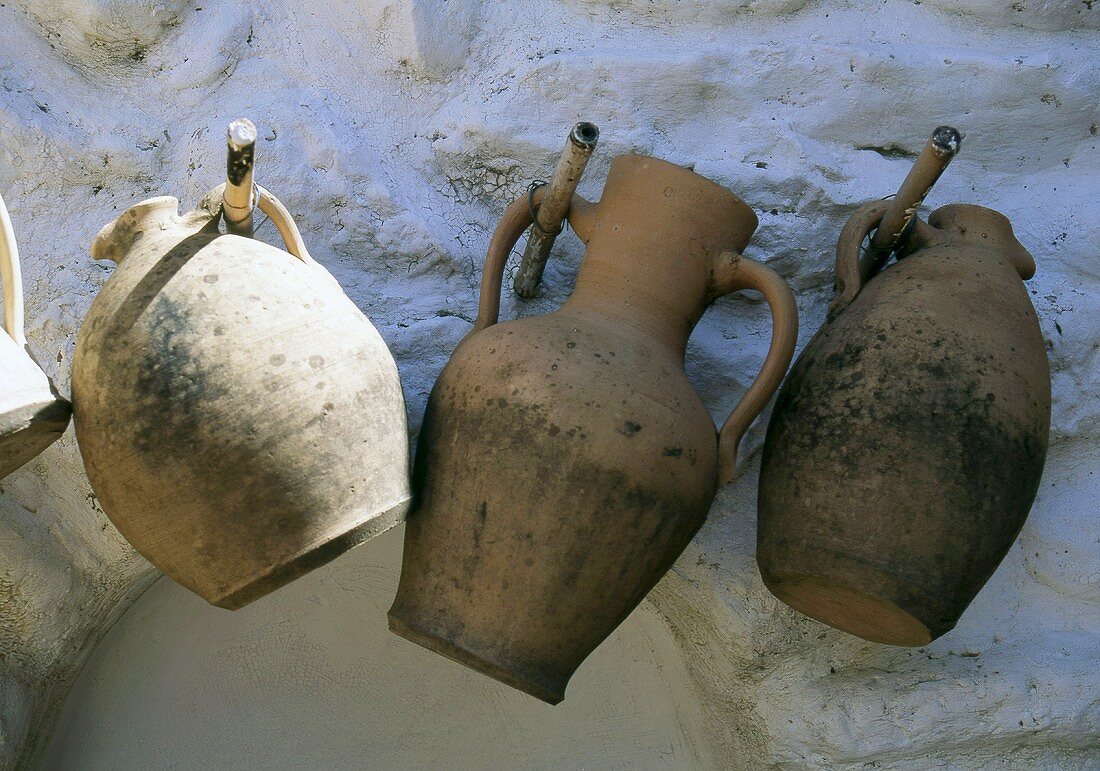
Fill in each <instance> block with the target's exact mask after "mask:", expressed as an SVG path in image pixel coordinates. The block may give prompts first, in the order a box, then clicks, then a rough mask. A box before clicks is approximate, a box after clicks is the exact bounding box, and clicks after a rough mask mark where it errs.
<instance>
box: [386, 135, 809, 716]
mask: <svg viewBox="0 0 1100 771" xmlns="http://www.w3.org/2000/svg"><path fill="white" fill-rule="evenodd" d="M531 221H532V215H531V211H530V207H529V203H528V200H527V198H526V197H525V198H524V199H523V200H521V201H518V202H516V203H515V204H513V205H512V206H511V207H510V208H509V209H508V211H507V212H506V213H505V215H504V218H503V220H502V221H501V223H500V225H499V226H498V228H497V231H496V233H495V235H494V236H493V240H492V243H491V245H490V247H489V254H488V258H487V260H486V266H485V272H484V276H483V283H482V295H481V307H480V312H479V314H478V318H477V322H476V323H475V325H474V329H473V331H472V332H471V333H470V335H469V336H468V337H467V338H466V339H465V340H463V342H462V343H461V344H460V345H459V346H458V348H457V349H456V350H455V353H454V355H453V356H452V358H451V360H450V362H449V363H448V364H447V366H446V368H445V369H444V370H443V372H442V374H441V375H440V376H439V380H438V381H437V382H436V384H435V388H434V389H433V390H432V394H431V397H430V399H429V402H428V408H427V413H426V415H425V418H424V425H423V428H422V429H421V433H420V440H419V446H418V450H417V456H416V464H415V467H414V473H413V479H414V483H413V484H414V489H416V491H417V498H416V502H415V504H414V510H413V513H411V515H410V519H409V522H408V526H407V528H406V532H405V555H404V564H403V565H402V570H401V581H400V585H399V587H398V591H397V597H396V600H395V601H394V604H393V607H392V608H391V609H390V613H389V618H390V629H392V630H393V631H394V632H396V633H397V634H400V635H402V636H404V637H407V638H408V639H410V640H413V641H414V642H417V643H419V644H421V645H423V646H425V647H427V648H430V649H431V650H433V651H436V652H437V653H440V654H442V655H444V656H448V657H450V658H452V659H454V660H456V661H458V662H460V663H463V664H466V665H467V666H470V667H472V668H474V669H477V670H479V671H481V672H483V673H485V674H487V675H489V676H491V677H494V678H496V679H498V680H500V681H501V682H504V683H507V684H508V685H511V686H513V687H515V688H518V689H520V690H523V691H526V692H527V693H529V694H531V695H533V696H536V697H538V698H540V699H542V700H544V701H547V702H550V703H552V704H553V703H557V702H559V701H561V699H562V698H563V697H564V692H565V687H566V684H567V682H568V681H569V678H570V676H571V675H572V674H573V672H574V670H576V668H577V667H578V666H579V665H580V663H581V662H582V661H583V660H584V658H585V657H586V656H587V655H588V654H589V653H590V652H591V651H592V650H594V649H595V648H596V646H597V645H599V644H600V642H601V641H603V640H604V639H605V638H606V637H607V636H608V635H609V634H610V633H611V632H612V630H614V629H615V627H617V626H618V625H619V624H620V623H621V622H622V621H623V619H625V618H626V616H627V615H628V614H629V613H630V612H631V611H632V610H633V609H634V608H635V607H636V606H637V605H638V603H639V602H641V600H642V598H643V597H645V595H646V593H647V592H649V590H650V589H651V588H652V587H653V585H654V584H655V583H656V582H657V580H658V579H659V578H660V577H661V576H662V575H663V574H664V573H665V571H666V570H668V568H669V567H670V566H671V565H672V563H673V561H674V560H675V559H676V558H677V557H678V556H679V555H680V553H681V552H682V551H683V549H684V548H685V547H686V546H687V543H688V541H689V540H690V539H691V537H692V536H693V535H694V534H695V532H696V531H697V530H698V529H699V526H700V525H701V524H702V522H703V519H704V518H705V517H706V514H707V510H708V508H709V507H710V504H711V500H712V499H713V497H714V494H715V490H716V488H717V486H718V484H719V483H720V482H721V481H723V480H724V479H727V478H729V477H730V476H731V475H732V473H733V470H734V462H735V455H736V451H737V444H738V441H739V440H740V439H741V436H742V434H743V433H744V431H745V430H746V429H747V427H748V426H749V424H750V423H751V422H752V420H753V418H754V417H755V416H756V415H757V414H758V413H759V412H760V410H761V409H762V408H763V406H764V405H765V404H766V403H767V401H768V400H769V398H770V397H771V395H772V393H773V392H774V390H775V388H776V387H777V386H778V384H779V382H780V381H781V380H782V377H783V374H784V373H785V371H786V368H787V366H788V364H789V363H790V359H791V355H792V353H793V349H794V341H795V335H796V328H797V315H796V309H795V303H794V297H793V295H792V294H791V291H790V289H789V288H788V287H787V285H786V284H785V283H784V282H783V280H782V279H781V278H780V277H779V276H778V275H776V274H775V273H774V272H772V271H771V270H770V269H768V268H766V267H764V266H762V265H760V264H759V263H755V262H753V261H752V260H749V259H747V258H745V257H742V256H741V254H740V252H741V250H743V249H744V248H745V245H746V244H747V243H748V241H749V238H750V237H751V235H752V233H753V230H755V228H756V224H757V219H756V215H755V214H753V212H752V210H751V209H750V208H749V207H748V206H746V205H745V204H744V203H743V202H742V201H741V200H740V199H739V198H737V197H736V196H735V195H733V194H732V193H730V192H729V191H728V190H726V189H724V188H722V187H720V186H719V185H717V184H715V183H713V182H711V181H709V180H707V179H704V178H703V177H701V176H699V175H697V174H695V173H694V172H692V171H689V170H688V169H686V168H683V167H681V166H676V165H673V164H671V163H666V162H664V161H661V160H657V159H655V158H648V157H644V156H639V155H627V156H622V157H619V158H617V159H615V161H614V162H613V163H612V165H611V171H610V174H609V176H608V178H607V182H606V186H605V188H604V193H603V198H602V200H601V201H600V202H599V203H598V204H593V203H589V202H587V201H584V200H583V199H581V198H579V197H575V198H574V199H573V203H572V204H571V206H570V208H569V211H568V221H569V224H570V225H571V226H572V228H573V230H574V231H575V232H576V234H577V235H578V236H579V237H580V238H581V240H582V241H584V242H585V243H586V244H587V250H586V253H585V257H584V262H583V264H582V266H581V269H580V275H579V277H578V279H577V283H576V288H575V290H574V292H573V295H572V297H571V298H570V299H569V301H568V302H566V303H565V305H564V306H563V307H562V308H561V309H560V310H558V311H556V312H554V313H551V314H549V315H546V316H537V317H532V318H524V319H520V320H517V321H509V322H505V323H501V324H498V323H496V322H497V312H498V308H499V292H500V282H501V276H502V272H503V269H504V263H505V260H506V258H507V257H508V254H509V253H510V251H511V249H512V247H513V245H514V244H515V242H516V240H517V239H518V238H519V236H520V235H521V234H522V233H523V231H524V229H525V228H526V227H527V225H529V224H530V223H531ZM739 289H756V290H759V291H760V292H762V293H763V294H764V297H765V298H766V299H767V301H768V303H769V304H770V306H771V310H772V313H773V318H774V328H773V336H772V345H771V350H770V351H769V353H768V355H767V358H766V361H765V363H764V367H763V369H762V370H761V372H760V374H759V375H758V376H757V378H756V380H755V381H754V382H753V384H752V385H751V387H750V388H749V389H748V391H747V392H746V394H745V396H744V398H743V399H742V401H741V403H740V404H739V405H738V406H737V407H736V408H735V409H734V411H733V413H732V414H731V415H730V418H729V419H728V420H727V421H726V423H725V425H724V426H723V428H722V430H721V432H716V431H715V427H714V423H713V422H712V420H711V417H710V413H709V412H708V411H707V409H706V407H704V405H703V403H702V401H700V399H699V397H698V396H697V395H696V393H695V391H694V390H693V389H692V387H691V385H690V384H689V382H688V380H687V377H686V376H685V375H684V371H683V364H684V352H685V348H686V345H687V340H688V336H689V335H690V334H691V331H692V329H693V327H694V326H695V324H696V323H697V322H698V321H699V318H700V317H701V316H702V314H703V311H704V310H705V309H706V307H707V306H708V305H709V304H710V303H711V302H712V301H713V300H714V299H715V298H717V297H721V296H722V295H725V294H729V293H730V292H735V291H737V290H739Z"/></svg>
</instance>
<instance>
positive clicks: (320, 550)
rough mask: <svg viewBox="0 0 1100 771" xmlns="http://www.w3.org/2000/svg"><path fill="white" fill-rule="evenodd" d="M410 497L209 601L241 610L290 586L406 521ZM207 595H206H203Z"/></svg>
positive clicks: (221, 606)
mask: <svg viewBox="0 0 1100 771" xmlns="http://www.w3.org/2000/svg"><path fill="white" fill-rule="evenodd" d="M411 502H412V499H411V498H406V499H405V500H403V501H401V502H400V503H398V504H397V505H395V506H391V507H389V508H387V509H385V510H384V511H382V512H380V513H372V514H371V515H370V516H369V517H368V518H367V519H365V520H364V521H363V522H361V523H360V524H358V525H356V526H355V527H353V528H351V529H350V530H345V531H344V532H342V533H339V534H337V535H335V536H333V537H331V538H329V539H327V540H325V541H322V542H321V543H317V544H314V545H312V546H309V547H307V548H306V549H305V550H303V551H302V552H300V553H299V554H297V555H296V556H294V557H291V558H290V559H289V560H287V561H286V562H283V563H281V564H279V565H277V566H276V567H274V568H272V569H271V570H268V571H267V572H265V573H263V574H261V575H259V576H257V577H256V578H255V579H253V580H251V581H249V582H248V583H246V584H244V585H242V586H238V587H236V588H234V589H233V590H232V591H231V592H229V593H228V594H224V595H220V596H215V597H209V596H206V600H207V601H208V602H209V603H210V604H211V605H215V606H217V607H219V608H225V609H226V610H240V609H241V608H243V607H244V606H245V605H248V604H249V603H250V602H253V601H255V600H258V599H259V598H261V597H263V596H264V595H266V594H270V593H271V592H273V591H275V590H276V589H279V588H281V587H283V586H285V585H286V584H289V583H290V582H291V581H293V580H294V579H296V578H298V577H300V576H302V575H305V574H306V573H308V572H310V571H311V570H315V569H316V568H319V567H321V566H322V565H324V564H326V563H329V562H331V561H332V560H334V559H336V558H337V557H339V556H340V555H341V554H343V553H344V552H347V551H350V550H351V549H354V548H355V547H356V546H359V545H360V544H362V543H364V542H365V541H369V540H370V539H371V538H374V537H375V536H377V535H381V534H382V533H384V532H386V531H387V530H389V529H390V528H392V527H395V526H396V525H399V524H401V523H402V522H404V521H405V513H406V512H407V511H408V509H409V504H410V503H411ZM204 596H205V595H204Z"/></svg>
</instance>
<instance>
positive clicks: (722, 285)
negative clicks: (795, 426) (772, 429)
mask: <svg viewBox="0 0 1100 771" xmlns="http://www.w3.org/2000/svg"><path fill="white" fill-rule="evenodd" d="M718 262H719V265H720V266H721V269H720V271H716V274H717V275H716V277H715V287H714V288H715V290H716V296H720V295H725V294H729V293H730V292H736V291H737V290H739V289H755V290H756V291H758V292H760V293H761V294H762V295H764V299H765V300H766V301H767V303H768V307H769V308H770V309H771V313H772V342H771V347H770V348H769V349H768V355H767V356H766V357H765V359H764V366H763V367H761V369H760V372H759V373H757V375H756V379H755V380H753V381H752V385H750V386H749V390H747V391H746V392H745V395H744V396H743V397H741V401H740V402H738V403H737V406H736V407H734V408H733V412H731V413H730V416H729V417H728V418H726V422H725V423H723V424H722V428H721V430H720V431H719V432H718V484H720V485H724V484H726V483H727V482H732V481H733V478H734V476H735V474H736V470H737V447H738V445H739V444H740V443H741V437H742V436H744V435H745V432H746V431H747V430H748V428H749V426H750V425H751V424H752V422H753V421H754V420H756V417H757V415H759V414H760V411H761V410H763V409H764V407H765V405H767V403H768V401H769V400H770V399H771V398H772V394H774V393H775V390H776V389H777V388H779V384H780V383H782V382H783V376H784V375H786V374H787V368H788V367H789V366H790V365H791V358H792V357H793V356H794V347H795V343H796V342H797V340H798V306H797V305H796V304H795V300H794V292H792V291H791V288H790V287H789V286H787V282H786V281H784V280H783V279H782V278H781V277H780V276H779V274H778V273H776V272H775V271H774V270H772V269H771V268H769V267H766V266H765V265H761V264H760V263H759V262H755V261H753V260H750V259H749V258H747V257H743V256H741V255H740V254H737V253H736V252H732V251H730V252H725V253H723V254H722V255H721V256H720V257H719V260H718Z"/></svg>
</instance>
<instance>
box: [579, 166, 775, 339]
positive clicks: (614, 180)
mask: <svg viewBox="0 0 1100 771" xmlns="http://www.w3.org/2000/svg"><path fill="white" fill-rule="evenodd" d="M756 225H757V218H756V215H755V214H754V213H753V211H752V209H750V208H749V207H748V206H747V205H746V204H745V203H744V202H743V201H741V199H739V198H738V197H737V196H735V195H734V194H733V193H731V192H730V191H728V190H726V189H725V188H723V187H721V186H720V185H718V184H716V183H714V182H711V181H710V180H708V179H706V178H704V177H702V176H700V175H698V174H696V173H695V172H693V171H691V170H689V169H686V168H684V167H682V166H677V165H675V164H672V163H668V162H666V161H662V160H659V159H656V158H650V157H647V156H641V155H626V156H620V157H618V158H616V159H615V161H614V162H613V163H612V164H611V170H610V172H609V174H608V177H607V183H606V185H605V186H604V192H603V197H602V198H601V200H600V202H599V204H597V205H596V206H595V209H594V211H593V213H592V221H591V224H590V226H588V227H586V228H585V230H586V233H585V236H586V239H587V242H588V248H587V250H586V252H585V256H584V261H583V262H582V264H581V269H580V274H579V275H578V277H577V285H576V288H575V289H574V291H573V295H572V297H571V298H570V299H569V301H568V303H567V304H566V308H567V309H569V311H570V312H574V313H583V314H595V315H598V316H600V317H603V318H606V319H609V320H613V321H615V322H617V323H620V324H622V325H625V326H627V327H629V328H631V329H634V330H637V331H638V333H639V334H641V335H644V336H646V337H648V338H651V339H652V340H653V341H654V342H658V343H660V344H661V345H662V346H663V347H665V348H667V349H669V350H670V351H671V352H673V353H674V354H675V355H676V356H677V357H678V358H679V359H680V361H682V360H683V357H684V352H685V350H686V348H687V340H688V337H690V335H691V332H692V330H693V329H694V328H695V325H696V324H697V323H698V321H699V319H700V317H701V316H702V315H703V311H704V310H706V307H707V306H708V305H709V304H710V303H711V301H712V300H713V299H714V297H715V287H714V271H715V264H716V261H717V260H718V259H719V256H720V255H721V254H722V252H724V251H726V250H733V251H735V252H738V253H740V252H741V251H742V250H743V249H744V248H745V246H746V245H747V244H748V241H749V239H750V238H751V237H752V234H753V231H754V230H755V229H756Z"/></svg>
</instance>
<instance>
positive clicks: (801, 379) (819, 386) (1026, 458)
mask: <svg viewBox="0 0 1100 771" xmlns="http://www.w3.org/2000/svg"><path fill="white" fill-rule="evenodd" d="M885 208H886V206H885V204H872V205H870V206H868V207H865V208H864V209H861V210H860V211H859V212H857V213H856V215H855V216H853V218H852V220H851V221H850V222H849V223H848V225H847V226H846V227H845V229H844V231H843V233H842V234H841V236H840V241H839V244H838V246H837V278H838V290H839V293H838V296H837V298H836V300H835V301H834V303H833V306H832V307H831V308H830V312H829V317H828V320H827V321H826V323H825V326H824V327H822V329H821V330H820V331H819V332H818V333H817V335H816V336H815V337H814V339H813V340H812V341H811V342H810V344H809V345H808V346H807V347H806V350H805V351H804V352H803V353H802V355H801V356H800V357H799V359H798V361H797V362H796V363H795V365H794V367H793V368H792V370H791V373H790V376H789V377H788V378H787V381H786V383H785V384H784V386H783V388H782V389H781V390H780V393H779V397H778V398H777V400H776V405H775V408H774V410H773V412H772V417H771V422H770V424H769V426H768V434H767V439H766V442H765V445H764V457H763V461H762V467H761V472H760V490H759V526H758V544H757V561H758V564H759V566H760V572H761V574H762V575H763V578H764V583H765V584H767V586H768V588H769V589H770V590H771V591H772V593H773V594H775V595H776V596H777V597H778V598H779V599H781V600H783V601H784V602H785V603H787V604H788V605H790V606H791V607H793V608H795V609H796V610H799V611H801V612H802V613H805V614H806V615H808V616H810V617H812V618H815V619H817V620H819V621H822V622H824V623H826V624H829V625H830V626H834V627H836V628H837V629H842V630H844V631H846V632H850V633H851V634H854V635H857V636H859V637H862V638H864V639H867V640H871V641H873V642H881V643H889V644H892V645H910V646H917V645H924V644H926V643H928V642H930V641H931V640H934V639H935V638H937V637H939V636H940V635H942V634H944V633H946V632H947V631H949V630H950V629H951V628H952V627H954V625H955V622H956V621H957V620H958V619H959V617H960V616H961V615H962V612H963V611H964V610H965V609H966V606H967V605H969V604H970V602H971V600H973V599H974V597H975V596H976V595H977V593H978V591H979V590H980V589H981V587H982V586H983V585H984V584H985V582H986V581H987V580H988V579H989V577H990V576H991V575H992V574H993V571H994V570H995V569H996V568H997V565H998V564H999V563H1000V561H1001V560H1002V559H1003V558H1004V556H1005V554H1007V553H1008V550H1009V548H1010V547H1011V546H1012V543H1013V541H1014V540H1015V538H1016V535H1017V534H1018V533H1019V531H1020V528H1021V527H1022V526H1023V523H1024V520H1025V518H1026V517H1027V514H1028V511H1029V509H1030V508H1031V504H1032V501H1033V500H1034V498H1035V493H1036V491H1037V489H1038V486H1039V479H1040V477H1041V475H1042V471H1043V462H1044V460H1045V458H1046V451H1047V433H1048V430H1049V426H1050V371H1049V368H1048V365H1047V358H1046V351H1045V348H1044V344H1043V337H1042V334H1041V333H1040V330H1039V323H1038V320H1037V318H1036V315H1035V310H1034V308H1032V306H1031V301H1030V300H1029V298H1028V293H1027V290H1026V288H1025V287H1024V284H1023V281H1022V280H1021V279H1028V278H1031V276H1032V275H1033V274H1034V272H1035V263H1034V261H1033V260H1032V258H1031V255H1030V254H1028V252H1027V250H1025V249H1024V247H1023V246H1021V245H1020V243H1019V242H1018V241H1017V240H1016V238H1015V237H1014V236H1013V233H1012V226H1011V225H1010V224H1009V222H1008V220H1007V219H1005V217H1003V216H1002V215H1000V214H998V213H997V212H995V211H991V210H989V209H985V208H982V207H979V206H967V205H953V206H945V207H943V208H941V209H939V210H937V211H936V212H934V213H933V214H932V216H931V217H930V218H929V221H928V223H927V224H925V223H923V222H921V221H920V220H916V221H915V226H916V227H915V229H914V232H913V235H912V236H911V237H910V238H909V239H908V242H907V244H906V246H905V248H904V251H903V252H902V253H901V256H902V257H903V258H902V259H900V260H899V261H898V262H897V263H895V264H893V265H891V266H890V267H888V268H887V269H885V270H883V271H882V272H881V273H879V274H878V275H877V276H874V277H873V278H872V279H871V280H870V281H868V282H866V283H865V285H862V286H861V281H860V273H859V268H858V261H859V252H860V247H861V244H862V242H863V239H864V236H865V235H866V234H867V233H868V231H870V230H871V229H872V228H874V226H875V225H876V223H877V222H878V220H879V219H881V217H882V213H883V211H884V210H885Z"/></svg>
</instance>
